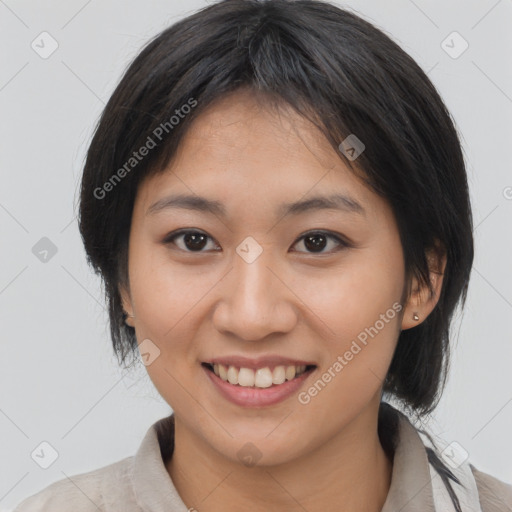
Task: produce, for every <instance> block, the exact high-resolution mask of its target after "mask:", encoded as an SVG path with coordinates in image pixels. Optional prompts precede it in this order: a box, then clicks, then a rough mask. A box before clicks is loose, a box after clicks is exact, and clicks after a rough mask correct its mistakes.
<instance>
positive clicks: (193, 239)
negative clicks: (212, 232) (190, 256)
mask: <svg viewBox="0 0 512 512" xmlns="http://www.w3.org/2000/svg"><path fill="white" fill-rule="evenodd" d="M179 239H182V243H181V244H177V243H175V240H179ZM208 239H210V240H213V239H212V238H211V237H210V236H208V235H207V234H206V233H203V232H202V231H196V230H191V229H185V230H180V231H178V232H174V233H171V234H170V235H168V236H167V237H166V238H165V240H164V244H174V245H176V246H177V247H178V248H179V249H181V250H182V251H186V252H205V251H203V248H204V247H205V246H206V245H207V243H206V242H207V240H208ZM180 245H181V246H180Z"/></svg>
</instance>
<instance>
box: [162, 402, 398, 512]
mask: <svg viewBox="0 0 512 512" xmlns="http://www.w3.org/2000/svg"><path fill="white" fill-rule="evenodd" d="M379 400H380V396H379ZM378 404H379V402H377V404H376V405H377V407H375V403H374V402H372V404H370V405H371V406H369V407H368V408H367V409H365V410H363V412H362V413H361V414H360V415H359V416H357V417H356V418H354V419H353V420H352V421H351V423H350V424H348V425H346V426H345V427H344V428H343V429H342V430H341V431H340V432H338V433H337V434H336V435H335V436H334V437H333V438H331V439H329V440H328V441H327V442H325V443H324V444H323V445H322V446H321V447H320V448H318V449H316V450H314V451H312V452H309V453H307V454H306V455H304V456H301V457H300V458H296V459H295V460H293V461H292V462H288V463H285V464H281V465H279V466H267V467H258V466H254V467H246V466H244V465H242V464H240V463H237V462H235V461H233V460H230V459H226V458H225V457H222V456H221V455H220V454H219V453H218V452H216V451H214V450H213V449H211V447H209V446H208V445H207V444H205V443H204V440H202V439H199V438H197V436H194V433H193V432H191V431H190V430H189V429H188V428H187V426H186V425H185V424H183V423H182V422H181V421H180V420H179V418H177V417H175V444H174V452H173V455H172V457H171V458H170V460H169V461H168V462H167V464H166V467H167V471H168V473H169V475H170V477H171V479H172V481H173V483H174V485H175V487H176V490H177V491H178V493H179V495H180V496H181V498H182V500H183V501H184V502H185V504H186V505H187V507H189V510H190V509H191V510H193V509H195V510H197V511H198V512H220V511H222V512H234V511H239V510H244V509H247V510H251V511H254V512H260V511H261V512H263V511H267V510H272V511H275V512H285V511H286V512H289V511H290V510H297V511H299V510H300V511H304V510H307V511H308V512H320V511H321V512H329V511H333V512H334V511H336V512H348V511H353V510H365V511H367V512H380V511H381V510H382V507H383V505H384V502H385V501H386V497H387V494H388V491H389V487H390V485H391V473H392V462H391V461H390V460H389V458H388V457H387V456H386V454H385V452H384V450H383V448H382V445H381V443H380V440H379V436H378V433H377V422H378ZM192 507H193V508H192Z"/></svg>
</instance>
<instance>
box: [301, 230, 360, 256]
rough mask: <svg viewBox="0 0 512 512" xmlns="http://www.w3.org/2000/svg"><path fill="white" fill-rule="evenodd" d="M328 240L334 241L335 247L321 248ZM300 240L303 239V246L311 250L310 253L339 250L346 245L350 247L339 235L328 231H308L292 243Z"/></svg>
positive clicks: (326, 244)
mask: <svg viewBox="0 0 512 512" xmlns="http://www.w3.org/2000/svg"><path fill="white" fill-rule="evenodd" d="M328 240H334V241H335V244H334V245H335V248H334V249H333V250H328V251H324V250H323V249H325V247H326V246H328V245H329V244H328ZM301 241H304V247H306V248H307V249H308V251H310V252H311V254H315V253H317V254H318V253H319V254H326V253H330V252H336V251H339V250H341V249H344V248H346V247H350V244H349V243H348V242H346V241H345V240H343V239H342V238H341V237H339V236H337V235H335V234H334V233H331V232H329V231H310V232H309V233H306V234H305V235H302V236H301V237H300V238H299V239H298V240H297V242H295V244H294V245H296V244H298V243H299V242H301ZM336 246H337V248H336ZM299 252H301V251H299Z"/></svg>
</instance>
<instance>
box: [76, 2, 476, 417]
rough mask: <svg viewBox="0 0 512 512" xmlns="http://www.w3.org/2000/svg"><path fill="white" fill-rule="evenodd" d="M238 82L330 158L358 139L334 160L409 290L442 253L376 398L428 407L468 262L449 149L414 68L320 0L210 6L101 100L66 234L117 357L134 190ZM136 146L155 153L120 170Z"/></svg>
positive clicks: (441, 108) (158, 42)
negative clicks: (366, 202)
mask: <svg viewBox="0 0 512 512" xmlns="http://www.w3.org/2000/svg"><path fill="white" fill-rule="evenodd" d="M242 87H244V88H249V89H250V90H251V91H253V92H254V94H255V95H258V97H262V98H266V100H267V101H268V102H269V103H272V104H276V105H279V104H281V105H287V106H291V107H292V108H293V109H295V111H297V112H298V113H299V114H301V115H303V116H305V117H307V118H308V119H310V120H311V121H313V122H314V123H315V125H317V126H318V127H319V128H320V129H321V130H322V132H323V133H324V134H325V136H326V137H327V139H328V140H329V141H330V143H331V144H332V146H333V147H334V148H336V149H337V150H338V147H339V144H340V143H341V141H343V140H344V139H345V137H347V136H348V135H350V134H356V136H357V137H358V138H359V139H360V140H361V141H363V143H364V144H365V146H366V148H365V151H364V152H363V153H362V154H361V155H360V156H359V157H358V158H357V160H356V161H354V162H352V161H351V160H350V159H348V158H346V156H345V155H344V154H343V153H342V152H341V151H339V150H338V152H339V155H340V158H341V159H342V160H344V162H345V163H346V164H347V165H349V166H350V167H351V168H352V169H353V171H354V172H355V173H357V174H358V175H359V176H360V177H361V178H362V179H364V180H365V182H366V183H367V184H368V186H370V187H371V188H372V189H373V190H374V191H375V192H377V193H378V194H380V195H381V196H382V197H384V198H386V200H387V201H388V202H389V204H390V205H391V207H392V209H393V212H394V215H395V218H396V221H397V224H398V228H399V232H400V236H401V242H402V247H403V254H404V260H405V268H406V273H407V278H408V280H409V282H410V278H411V277H412V276H415V277H416V278H418V279H419V280H420V282H421V283H424V284H426V285H427V286H429V287H430V286H431V283H430V280H429V268H428V264H427V259H426V252H427V250H428V249H431V248H434V247H435V246H436V244H438V246H439V247H441V249H442V250H443V251H444V252H445V254H446V258H447V263H446V268H445V272H444V280H443V286H442V291H441V293H440V297H439V300H438V303H437V305H436V307H435V308H434V310H433V311H432V313H431V314H430V315H429V316H428V317H427V318H426V319H425V320H424V321H423V322H422V323H421V324H419V325H417V326H416V327H414V328H411V329H408V330H405V331H402V332H401V333H400V335H399V339H398V345H397V348H396V351H395V354H394V357H393V360H392V362H391V365H390V368H389V372H388V375H387V377H386V380H385V383H384V391H385V392H387V393H390V394H392V395H393V396H395V397H396V398H397V399H399V400H401V401H402V402H403V403H404V404H405V405H406V406H409V407H410V408H412V410H414V411H415V412H416V413H418V414H427V413H429V412H431V411H432V410H433V408H434V407H435V406H436V405H437V402H438V399H439V397H440V394H441V391H442V389H443V387H444V384H445V381H446V373H447V367H448V358H449V328H450V323H451V321H452V316H453V313H454V311H455V309H456V306H457V305H458V304H459V303H460V305H463V304H464V302H465V300H466V293H467V287H468V281H469V277H470V272H471V266H472V262H473V237H472V216H471V206H470V200H469V193H468V185H467V178H466V170H465V164H464V158H463V154H462V150H461V145H460V141H459V138H458V134H457V131H456V128H455V126H454V122H453V120H452V118H451V116H450V114H449V112H448V111H447V109H446V107H445V105H444V103H443V101H442V99H441V98H440V96H439V94H438V92H437V91H436V89H435V87H434V86H433V84H432V83H431V81H430V80H429V79H428V77H427V75H426V74H425V73H424V72H423V71H422V69H421V68H420V67H419V66H418V65H417V64H416V62H415V61H414V60H413V59H412V58H411V57H410V56H409V55H407V53H406V52H405V51H403V50H402V49H401V48H400V46H399V45H398V44H396V43H395V42H394V41H393V40H392V39H391V38H390V37H388V36H387V35H386V34H384V33H383V32H382V31H381V30H379V29H378V28H376V27H375V26H373V25H372V24H370V23H369V22H367V21H365V20H364V19H362V18H361V17H360V16H358V15H356V14H354V13H352V12H349V11H348V10H344V9H341V8H339V7H336V6H334V5H332V4H330V3H328V2H322V1H315V0H296V1H292V0H267V1H260V0H224V1H220V2H217V3H215V4H213V5H209V6H207V7H206V8H204V9H202V10H200V11H198V12H196V13H194V14H193V15H191V16H188V17H186V18H185V19H182V20H181V21H178V22H177V23H175V24H173V25H172V26H170V27H169V28H167V29H165V30H164V31H163V32H161V33H160V34H158V35H157V36H156V37H155V38H154V39H153V40H151V41H150V42H149V43H148V44H147V45H146V46H145V48H144V49H143V50H142V51H141V52H140V54H139V55H138V56H137V57H136V58H135V60H134V61H133V63H132V64H131V65H130V66H129V67H128V69H127V70H126V72H125V73H124V76H123V77H122V79H121V81H120V83H119V85H118V86H117V88H116V89H115V91H114V93H113V94H112V96H111V98H110V100H109V101H108V104H107V105H106V107H105V109H104V111H103V114H102V116H101V118H100V120H99V123H98V125H97V127H96V130H95V133H94V136H93V139H92V142H91V144H90V147H89V150H88V153H87V158H86V163H85V167H84V171H83V178H82V183H81V197H80V212H79V227H80V233H81V235H82V238H83V242H84V246H85V250H86V253H87V258H88V261H89V263H90V264H91V265H92V267H93V268H94V270H95V271H96V272H97V273H99V274H100V276H101V278H102V280H103V283H104V285H105V295H106V300H107V303H108V310H109V315H110V330H111V337H112V341H113V346H114V350H115V353H116V354H117V355H118V357H119V361H120V362H123V363H124V362H125V359H126V357H127V356H128V355H129V354H132V355H133V354H134V353H135V352H136V350H137V340H136V337H135V331H134V329H133V328H132V327H129V326H128V325H126V324H125V321H124V320H125V314H124V312H123V309H122V306H121V297H120V293H119V286H120V284H124V285H125V286H126V287H127V289H129V282H128V273H127V261H128V238H129V231H130V222H131V215H132V210H133V204H134V199H135V196H136V193H137V188H138V185H139V183H140V182H141V180H142V179H144V178H146V177H148V176H150V175H151V174H155V173H159V172H163V171H164V169H165V166H166V165H167V164H168V163H169V161H170V159H171V158H172V156H173V155H174V153H175V151H176V148H177V147H178V144H179V142H180V140H181V139H182V138H183V135H184V134H185V133H186V130H187V127H188V126H190V123H191V122H192V121H193V120H194V119H196V118H197V116H199V115H200V114H201V112H203V111H204V109H205V108H206V107H208V106H209V105H210V104H212V102H214V101H215V100H217V99H220V98H222V97H224V96H225V95H227V94H229V93H231V92H233V91H235V90H237V89H240V88H242ZM185 105H189V106H190V107H191V108H184V106H185ZM185 113H186V115H185ZM173 116H175V119H174V121H173V120H172V119H171V118H173ZM176 116H178V117H179V120H177V117H176ZM176 120H177V123H176ZM159 127H160V128H159ZM162 127H166V128H165V129H164V128H162ZM155 131H156V133H160V134H161V135H163V136H162V137H160V138H158V137H156V136H155ZM164 132H165V133H164ZM148 137H151V138H152V139H153V142H154V143H155V144H156V147H155V148H153V149H151V150H150V151H149V153H148V154H147V156H145V157H144V158H143V159H141V160H140V161H139V160H137V161H136V162H135V161H132V162H131V163H135V164H136V165H134V166H129V167H127V165H126V164H127V162H130V158H133V153H134V151H135V152H136V151H138V150H139V148H141V147H142V146H144V145H147V144H148ZM355 164H357V166H356V165H355ZM121 169H124V170H125V172H122V171H121ZM119 171H121V172H119ZM120 174H122V178H121V177H120ZM107 189H108V192H107ZM98 191H102V192H98Z"/></svg>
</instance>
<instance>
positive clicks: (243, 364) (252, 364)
mask: <svg viewBox="0 0 512 512" xmlns="http://www.w3.org/2000/svg"><path fill="white" fill-rule="evenodd" d="M204 362H205V363H208V364H212V365H213V364H223V365H224V366H235V367H237V368H251V369H253V370H257V369H258V368H265V367H266V366H268V367H271V368H274V367H276V366H302V365H304V366H316V365H315V364H314V363H312V362H311V361H305V360H301V359H291V358H289V357H281V356H261V357H256V358H249V357H244V356H224V357H214V358H212V359H209V360H207V361H204Z"/></svg>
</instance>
